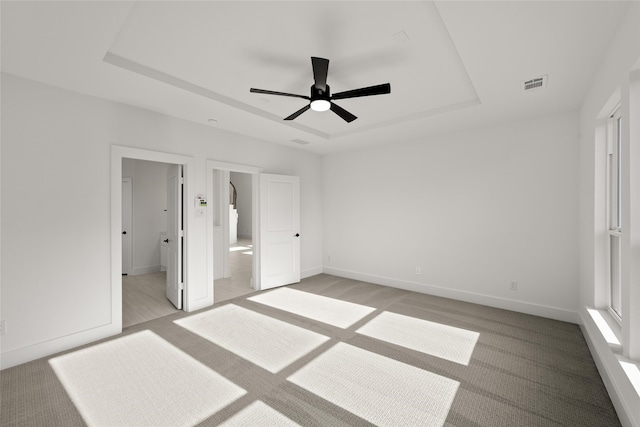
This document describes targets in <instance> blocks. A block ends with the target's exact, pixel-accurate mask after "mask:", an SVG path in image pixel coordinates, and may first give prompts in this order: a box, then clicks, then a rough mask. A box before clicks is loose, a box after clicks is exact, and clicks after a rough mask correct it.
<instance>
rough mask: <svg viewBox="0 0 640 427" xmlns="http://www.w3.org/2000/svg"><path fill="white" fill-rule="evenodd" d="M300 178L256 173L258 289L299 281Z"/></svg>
mask: <svg viewBox="0 0 640 427" xmlns="http://www.w3.org/2000/svg"><path fill="white" fill-rule="evenodd" d="M299 193H300V180H299V178H298V177H297V176H286V175H271V174H261V175H260V258H261V266H260V283H261V286H260V287H261V289H269V288H273V287H276V286H283V285H288V284H291V283H297V282H299V281H300V234H299V233H300V194H299Z"/></svg>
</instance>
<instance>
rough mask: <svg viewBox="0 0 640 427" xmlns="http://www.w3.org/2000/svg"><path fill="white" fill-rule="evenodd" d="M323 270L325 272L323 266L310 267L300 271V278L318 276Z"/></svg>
mask: <svg viewBox="0 0 640 427" xmlns="http://www.w3.org/2000/svg"><path fill="white" fill-rule="evenodd" d="M322 272H323V270H322V267H313V268H309V269H307V270H304V271H301V272H300V278H301V279H306V278H307V277H311V276H317V275H318V274H322Z"/></svg>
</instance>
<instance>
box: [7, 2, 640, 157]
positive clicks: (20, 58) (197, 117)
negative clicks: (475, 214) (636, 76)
mask: <svg viewBox="0 0 640 427" xmlns="http://www.w3.org/2000/svg"><path fill="white" fill-rule="evenodd" d="M627 7H628V3H626V2H615V1H601V2H598V1H531V2H525V1H497V2H484V1H471V2H460V1H442V2H440V1H439V2H435V3H434V2H429V1H409V2H400V1H389V2H367V1H353V2H343V1H319V2H310V1H281V2H270V1H257V2H246V1H237V0H236V1H230V2H222V1H199V2H198V1H196V2H185V1H160V2H148V1H142V2H95V1H84V2H83V1H77V2H56V1H49V2H7V1H2V3H1V8H2V9H1V18H2V29H1V30H2V34H1V35H2V58H1V59H2V62H1V67H2V71H3V72H7V73H10V74H15V75H18V76H22V77H25V78H28V79H32V80H36V81H39V82H43V83H47V84H51V85H54V86H59V87H62V88H65V89H70V90H73V91H76V92H80V93H84V94H88V95H93V96H97V97H100V98H105V99H109V100H114V101H117V102H122V103H126V104H131V105H135V106H138V107H142V108H146V109H149V110H153V111H157V112H160V113H163V114H168V115H172V116H176V117H180V118H183V119H187V120H191V121H193V122H196V123H200V124H203V125H206V126H213V127H216V128H220V129H225V130H229V131H232V132H236V133H240V134H244V135H248V136H251V137H254V138H258V139H262V140H265V141H270V142H274V143H279V144H284V145H287V146H290V147H295V148H299V149H302V150H308V151H312V152H316V153H320V154H325V153H329V152H332V151H338V150H344V149H354V148H362V147H366V146H368V145H373V144H381V143H392V142H394V141H398V140H399V139H401V140H413V139H420V138H421V137H422V136H424V135H426V134H433V133H439V132H446V131H451V130H454V129H462V128H469V127H472V126H478V125H483V124H490V123H497V122H501V121H506V120H518V119H523V118H527V117H532V116H538V115H545V114H552V113H554V112H560V111H569V110H575V109H577V108H578V107H579V105H580V103H581V101H582V98H583V97H584V95H585V92H586V90H587V88H588V85H589V82H590V81H591V79H592V78H593V75H594V73H595V71H596V69H597V67H598V66H599V64H600V62H601V61H602V60H603V57H604V55H605V51H606V48H607V46H608V45H609V42H610V41H611V39H612V37H613V35H614V32H615V30H616V27H617V24H618V23H619V22H620V20H621V19H622V18H623V16H624V13H625V11H626V9H627ZM311 56H319V57H324V58H328V59H329V60H330V61H331V62H330V65H329V75H328V79H327V83H328V84H329V85H330V86H331V91H332V92H333V93H336V92H341V91H345V90H349V89H356V88H360V87H365V86H372V85H376V84H380V83H387V82H389V83H391V94H388V95H380V96H372V97H365V98H355V99H347V100H340V101H336V103H337V104H339V105H340V106H342V107H343V108H345V109H347V110H348V111H350V112H351V113H353V114H355V115H356V116H358V119H357V120H355V121H354V122H352V123H346V122H344V121H343V120H342V119H340V117H338V116H337V115H335V114H333V113H332V112H331V111H328V112H323V113H318V112H314V111H311V110H309V111H307V112H306V113H304V114H303V115H301V116H300V117H298V118H297V119H296V120H294V121H283V120H282V119H283V118H284V117H286V116H288V115H289V114H291V113H293V112H294V111H296V110H298V109H299V108H301V107H303V106H304V105H305V103H306V101H304V100H302V99H297V98H290V97H278V96H269V95H262V94H254V93H249V88H251V87H255V88H260V89H268V90H275V91H282V92H291V93H297V94H301V95H309V88H310V86H311V85H312V84H313V74H312V70H311V60H310V57H311ZM542 75H548V84H547V87H546V88H544V89H541V90H538V91H535V92H532V93H527V94H523V93H522V92H521V89H520V85H521V82H522V81H524V80H528V79H531V78H536V77H539V76H542ZM209 119H215V121H209ZM294 139H300V140H304V141H308V142H309V144H307V145H298V144H295V143H293V142H291V141H292V140H294Z"/></svg>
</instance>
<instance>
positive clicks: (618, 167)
mask: <svg viewBox="0 0 640 427" xmlns="http://www.w3.org/2000/svg"><path fill="white" fill-rule="evenodd" d="M621 152H622V117H621V114H620V108H618V109H617V110H616V111H615V112H614V113H613V114H612V115H611V117H610V118H609V123H608V132H607V154H608V156H607V184H608V185H607V223H608V227H607V228H608V233H609V239H608V248H607V249H608V250H607V252H608V255H609V256H608V261H609V309H610V310H611V311H612V312H613V313H614V314H615V316H616V317H618V318H619V319H621V318H622V307H621V287H622V286H621V284H622V282H621V274H620V270H621V256H620V252H621V240H622V226H623V224H622V155H621Z"/></svg>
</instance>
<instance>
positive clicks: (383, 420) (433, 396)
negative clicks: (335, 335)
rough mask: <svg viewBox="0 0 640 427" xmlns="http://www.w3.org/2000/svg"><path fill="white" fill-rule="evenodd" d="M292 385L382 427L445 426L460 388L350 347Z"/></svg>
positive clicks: (326, 356) (322, 359)
mask: <svg viewBox="0 0 640 427" xmlns="http://www.w3.org/2000/svg"><path fill="white" fill-rule="evenodd" d="M287 380H289V381H291V382H292V383H294V384H296V385H298V386H300V387H302V388H304V389H306V390H308V391H310V392H311V393H314V394H316V395H318V396H320V397H322V398H323V399H326V400H328V401H329V402H332V403H333V404H335V405H337V406H340V407H341V408H343V409H345V410H347V411H349V412H351V413H353V414H355V415H357V416H359V417H361V418H364V419H365V420H367V421H369V422H372V423H374V424H376V425H380V426H400V425H405V426H418V425H419V426H442V425H443V424H444V422H445V420H446V418H447V414H448V413H449V409H450V408H451V404H452V403H453V399H454V398H455V396H456V392H457V390H458V386H459V385H460V383H459V382H457V381H454V380H452V379H450V378H446V377H443V376H440V375H437V374H434V373H432V372H429V371H425V370H422V369H419V368H416V367H414V366H411V365H407V364H405V363H402V362H398V361H396V360H393V359H389V358H387V357H384V356H381V355H378V354H375V353H371V352H369V351H366V350H363V349H361V348H358V347H354V346H352V345H349V344H345V343H338V344H336V345H335V346H334V347H332V348H331V349H329V350H327V351H326V352H324V353H323V354H321V355H320V356H318V357H317V358H316V359H314V360H313V361H311V362H310V363H308V364H307V365H306V366H304V367H303V368H302V369H300V370H298V371H297V372H296V373H294V374H293V375H291V376H289V378H287Z"/></svg>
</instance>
